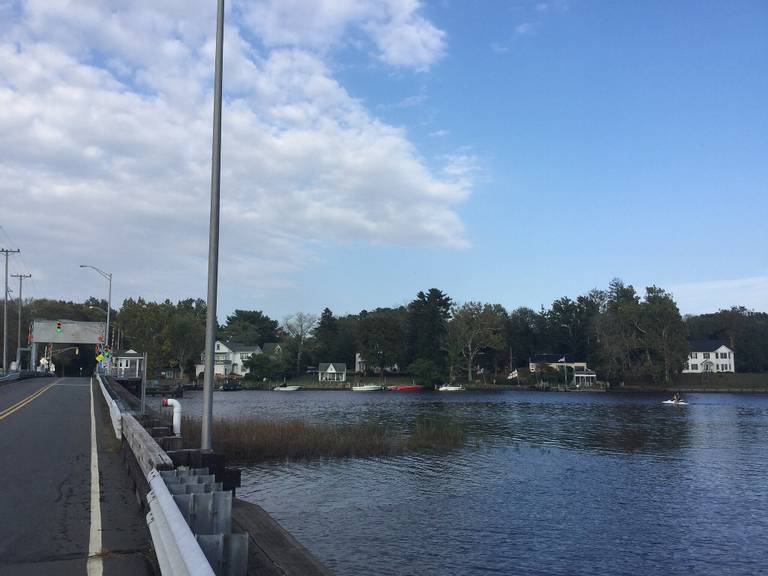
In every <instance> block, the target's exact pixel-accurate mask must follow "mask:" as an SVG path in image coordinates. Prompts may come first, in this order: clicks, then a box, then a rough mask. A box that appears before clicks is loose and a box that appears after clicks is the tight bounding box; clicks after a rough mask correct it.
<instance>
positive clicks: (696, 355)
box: [691, 352, 699, 358]
mask: <svg viewBox="0 0 768 576" xmlns="http://www.w3.org/2000/svg"><path fill="white" fill-rule="evenodd" d="M698 355H699V353H698V352H691V358H698Z"/></svg>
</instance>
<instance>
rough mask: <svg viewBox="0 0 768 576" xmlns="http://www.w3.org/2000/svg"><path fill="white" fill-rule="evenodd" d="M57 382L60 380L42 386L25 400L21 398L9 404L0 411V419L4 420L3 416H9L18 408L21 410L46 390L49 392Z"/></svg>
mask: <svg viewBox="0 0 768 576" xmlns="http://www.w3.org/2000/svg"><path fill="white" fill-rule="evenodd" d="M56 382H58V380H55V381H53V382H51V383H50V384H48V385H47V386H43V387H42V388H40V390H38V391H37V392H33V393H32V394H30V395H29V396H27V397H26V398H24V399H23V400H19V401H18V402H16V404H14V405H13V406H9V407H8V408H6V409H5V410H2V411H0V420H2V419H3V418H7V417H8V416H10V415H11V414H13V413H14V412H16V411H18V410H21V409H22V408H24V406H26V405H27V404H29V403H30V402H32V401H33V400H34V399H35V398H39V397H40V396H42V395H43V394H45V392H47V391H48V390H50V389H51V387H52V386H53V385H54V384H56Z"/></svg>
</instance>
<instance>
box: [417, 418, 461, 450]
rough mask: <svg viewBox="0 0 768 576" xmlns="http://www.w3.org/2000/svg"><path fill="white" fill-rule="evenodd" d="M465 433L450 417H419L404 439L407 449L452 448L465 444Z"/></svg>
mask: <svg viewBox="0 0 768 576" xmlns="http://www.w3.org/2000/svg"><path fill="white" fill-rule="evenodd" d="M466 441H467V433H466V432H465V430H464V428H463V427H462V426H461V425H458V424H457V423H456V422H455V421H454V420H452V419H450V418H445V417H441V418H426V417H419V418H416V420H414V422H413V428H412V430H411V433H410V434H409V435H408V437H407V439H406V445H407V448H408V449H409V450H414V451H417V450H453V449H456V448H461V447H462V446H464V444H466Z"/></svg>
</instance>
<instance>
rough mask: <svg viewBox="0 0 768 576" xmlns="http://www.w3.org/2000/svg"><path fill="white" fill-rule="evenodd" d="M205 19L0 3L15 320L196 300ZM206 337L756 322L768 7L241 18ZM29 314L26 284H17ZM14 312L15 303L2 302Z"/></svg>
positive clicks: (208, 133) (432, 6)
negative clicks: (295, 322) (482, 311)
mask: <svg viewBox="0 0 768 576" xmlns="http://www.w3.org/2000/svg"><path fill="white" fill-rule="evenodd" d="M215 4H216V3H215V1H213V0H210V1H205V2H203V1H200V0H196V1H191V0H164V1H163V2H156V1H149V0H133V1H130V2H127V1H125V0H122V1H118V0H103V1H101V2H99V1H95V0H87V1H65V0H27V1H18V0H10V1H9V0H0V247H6V248H20V249H21V250H22V253H21V254H20V255H14V256H11V257H10V271H11V273H31V274H32V275H33V278H32V279H31V280H29V281H27V283H26V284H25V287H24V294H25V296H31V297H38V298H41V297H52V298H61V299H67V300H75V301H82V300H84V299H86V298H87V297H89V296H91V295H94V296H101V297H105V295H106V283H105V281H103V280H102V279H101V277H99V276H98V275H97V274H96V273H95V272H93V271H91V270H88V269H81V268H79V266H78V265H79V264H90V265H94V266H97V267H99V268H102V269H104V270H106V271H109V272H112V273H113V275H114V276H113V278H114V280H113V306H114V307H118V306H119V303H120V302H121V301H122V299H124V298H128V297H133V298H136V297H139V296H141V297H144V298H147V299H150V300H162V299H165V298H170V299H172V300H178V299H181V298H187V297H193V298H198V297H200V298H205V294H206V282H207V253H208V221H209V207H210V182H211V139H212V107H213V105H212V100H213V96H212V94H213V55H214V48H215V20H216V6H215ZM225 22H226V24H225V49H224V110H223V138H222V179H221V205H222V209H221V242H220V258H221V259H220V267H219V303H218V311H219V318H220V319H223V318H225V317H226V315H227V314H229V313H231V312H232V311H233V310H234V309H236V308H240V309H258V310H263V311H265V312H266V313H267V314H269V315H271V316H272V317H275V318H282V317H284V316H286V315H288V314H292V313H294V312H297V311H304V312H313V313H319V312H320V311H321V310H322V309H323V308H324V307H326V306H327V307H329V308H331V309H332V310H333V311H334V312H335V313H337V314H347V313H356V312H358V311H360V310H362V309H372V308H375V307H378V306H397V305H400V304H405V303H407V302H408V301H410V300H411V299H413V298H414V297H415V295H416V293H417V292H418V291H419V290H426V289H429V288H431V287H437V288H440V289H442V290H443V291H445V292H446V293H447V294H448V295H449V296H451V297H452V298H453V299H454V300H455V301H457V302H466V301H470V300H479V301H484V302H493V303H500V304H502V305H504V306H505V307H506V308H507V309H513V308H516V307H518V306H530V307H533V308H535V309H538V308H539V307H540V306H542V305H543V306H549V305H550V304H551V302H552V301H553V300H554V299H556V298H559V297H562V296H569V297H571V298H575V297H576V296H578V295H579V294H582V293H585V292H587V291H589V290H590V289H592V288H596V287H597V288H605V287H606V286H607V285H608V283H609V282H610V280H611V279H613V278H616V277H618V278H621V279H623V280H624V281H625V282H627V283H631V284H633V285H634V286H635V287H636V288H637V289H638V290H639V291H642V290H643V288H644V287H645V286H650V285H657V286H660V287H662V288H665V289H667V290H669V291H670V292H672V293H673V295H674V296H675V298H676V300H677V302H678V304H679V307H680V309H681V311H682V312H683V313H691V314H694V313H705V312H713V311H716V310H718V309H720V308H727V307H730V306H733V305H743V306H747V307H748V308H752V309H755V310H761V311H768V251H767V250H766V248H768V73H766V71H768V3H766V2H764V1H762V0H758V1H754V2H751V1H748V0H743V1H739V2H715V1H680V2H666V1H658V2H654V1H649V2H588V1H576V0H551V1H549V0H540V1H530V2H529V1H522V0H521V1H501V0H482V1H480V0H478V1H471V0H461V1H459V0H442V1H435V2H418V1H416V0H370V1H367V2H364V1H360V0H230V1H229V2H228V3H227V10H226V19H225ZM11 288H12V289H14V290H16V284H15V283H11ZM15 294H16V293H15V292H14V293H13V294H12V296H13V295H15Z"/></svg>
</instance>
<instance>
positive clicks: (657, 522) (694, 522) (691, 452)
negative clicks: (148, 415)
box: [184, 391, 768, 576]
mask: <svg viewBox="0 0 768 576" xmlns="http://www.w3.org/2000/svg"><path fill="white" fill-rule="evenodd" d="M686 399H687V400H688V402H689V405H687V406H670V405H663V404H661V400H663V398H662V397H660V396H658V395H634V394H633V395H628V394H627V395H625V394H599V393H596V394H587V393H568V394H563V393H560V394H558V393H540V392H465V393H457V394H445V393H443V394H441V393H390V392H386V393H384V392H382V393H353V392H323V391H301V392H296V393H276V392H245V391H244V392H216V393H215V399H214V402H215V403H214V411H215V412H214V413H215V416H217V417H218V416H225V417H229V416H239V415H246V414H248V415H256V416H261V417H298V418H307V419H311V420H318V421H331V422H342V423H343V422H355V421H369V420H376V421H381V422H385V423H387V424H389V425H397V424H398V423H401V422H407V421H410V420H412V419H414V418H416V417H419V416H421V417H435V416H439V417H440V418H449V419H451V420H452V421H455V423H456V425H457V426H463V427H464V428H465V429H466V430H467V433H468V438H469V441H468V443H467V445H466V446H465V447H464V448H462V449H459V450H455V451H453V452H449V453H440V454H436V453H426V454H425V453H420V454H408V455H405V456H398V457H388V458H375V459H344V460H322V461H312V462H300V463H296V462H269V463H262V464H259V465H255V466H249V467H245V468H244V469H243V476H242V479H243V486H242V488H241V489H240V490H239V492H238V495H239V497H241V498H244V499H246V500H250V501H252V502H255V503H257V504H259V505H261V506H263V507H264V508H265V509H266V510H267V511H268V512H269V513H270V514H272V515H273V516H274V517H275V518H276V519H277V520H278V521H279V522H280V523H281V524H283V526H285V527H286V528H287V529H288V530H289V531H290V532H291V533H292V534H294V536H296V537H297V538H298V539H299V540H300V541H301V542H302V543H304V544H305V545H306V546H307V548H309V549H310V550H311V551H312V552H313V553H314V554H315V555H316V556H317V557H318V558H320V559H321V560H322V561H323V562H324V563H325V564H326V565H327V566H328V567H329V568H331V569H332V570H333V571H334V572H335V573H336V574H338V575H339V576H352V575H358V574H375V575H379V574H380V575H401V574H402V575H406V574H414V575H415V574H419V575H432V574H434V575H470V576H471V575H480V574H526V575H527V574H541V575H544V574H547V575H551V574H564V575H565V574H569V575H571V574H627V575H630V574H631V575H645V574H648V575H650V574H654V575H655V574H681V575H682V574H685V575H686V576H690V575H692V574H704V575H709V574H711V575H721V574H744V575H750V576H751V575H755V574H765V573H768V572H766V570H768V568H767V567H768V544H766V542H767V541H768V396H759V395H737V394H689V395H687V397H686ZM201 405H202V395H201V393H199V392H192V393H188V394H187V395H186V396H185V399H184V408H185V411H186V412H188V413H190V412H191V413H192V414H199V413H200V410H201Z"/></svg>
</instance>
